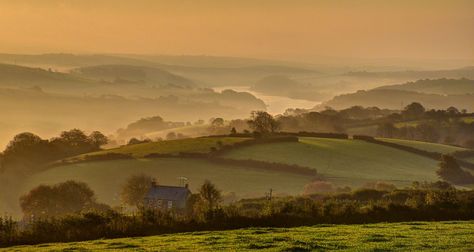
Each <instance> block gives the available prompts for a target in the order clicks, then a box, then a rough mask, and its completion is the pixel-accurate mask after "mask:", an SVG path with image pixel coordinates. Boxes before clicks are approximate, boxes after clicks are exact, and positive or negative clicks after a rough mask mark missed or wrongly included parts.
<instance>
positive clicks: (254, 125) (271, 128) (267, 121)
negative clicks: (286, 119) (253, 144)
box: [248, 111, 278, 134]
mask: <svg viewBox="0 0 474 252" xmlns="http://www.w3.org/2000/svg"><path fill="white" fill-rule="evenodd" d="M248 124H249V127H250V128H251V129H253V130H254V131H255V132H258V133H260V134H269V133H273V132H275V131H276V130H277V129H278V122H277V121H276V120H275V119H274V118H273V116H272V115H270V114H268V113H267V112H265V111H252V113H251V115H250V120H249V121H248Z"/></svg>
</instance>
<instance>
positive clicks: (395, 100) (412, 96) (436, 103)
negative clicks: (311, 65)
mask: <svg viewBox="0 0 474 252" xmlns="http://www.w3.org/2000/svg"><path fill="white" fill-rule="evenodd" d="M412 102H419V103H421V104H423V106H425V107H426V108H430V109H431V108H434V109H446V108H448V107H450V106H454V107H456V108H459V109H467V110H468V111H474V94H465V95H439V94H424V93H418V92H413V91H405V90H390V89H372V90H368V91H364V90H361V91H357V92H356V93H351V94H344V95H338V96H336V97H334V98H333V99H331V100H329V101H327V102H323V103H322V104H320V105H318V106H317V107H315V109H316V110H320V109H324V108H325V107H331V108H334V109H344V108H348V107H351V106H355V105H359V106H363V107H373V106H376V107H379V108H387V109H402V108H403V107H404V106H406V105H408V104H410V103H412Z"/></svg>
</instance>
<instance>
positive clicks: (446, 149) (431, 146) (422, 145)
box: [378, 138, 467, 154]
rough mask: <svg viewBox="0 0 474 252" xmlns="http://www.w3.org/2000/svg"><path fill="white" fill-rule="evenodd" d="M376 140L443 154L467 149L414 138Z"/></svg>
mask: <svg viewBox="0 0 474 252" xmlns="http://www.w3.org/2000/svg"><path fill="white" fill-rule="evenodd" d="M378 140H381V141H385V142H389V143H396V144H400V145H405V146H409V147H413V148H417V149H420V150H425V151H431V152H439V153H445V154H448V153H451V152H455V151H463V150H467V149H466V148H462V147H457V146H452V145H446V144H439V143H429V142H422V141H414V140H404V139H394V138H378Z"/></svg>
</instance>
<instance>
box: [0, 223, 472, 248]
mask: <svg viewBox="0 0 474 252" xmlns="http://www.w3.org/2000/svg"><path fill="white" fill-rule="evenodd" d="M473 237H474V222H473V221H466V222H404V223H378V224H367V225H317V226H312V227H297V228H248V229H238V230H230V231H210V232H192V233H177V234H167V235H158V236H149V237H132V238H121V239H104V240H93V241H84V242H71V243H50V244H40V245H33V246H17V247H12V248H6V249H5V251H10V250H14V251H32V250H33V251H52V250H53V251H66V250H67V251H70V250H78V251H89V250H90V251H99V250H112V251H113V250H120V249H121V250H130V251H250V250H263V251H313V250H344V251H421V250H430V251H446V250H449V251H472V250H473V249H474V239H472V238H473ZM0 251H3V250H2V249H0Z"/></svg>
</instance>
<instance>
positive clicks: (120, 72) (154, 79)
mask: <svg viewBox="0 0 474 252" xmlns="http://www.w3.org/2000/svg"><path fill="white" fill-rule="evenodd" d="M71 72H72V73H73V74H74V75H77V76H81V77H84V78H88V79H94V80H97V81H108V82H112V83H114V84H133V83H135V84H150V85H154V86H175V87H181V88H191V87H195V86H196V85H195V83H193V81H191V80H189V79H186V78H184V77H182V76H179V75H176V74H172V73H170V72H168V71H165V70H162V69H159V68H154V67H147V66H133V65H98V66H89V67H81V68H75V69H73V70H72V71H71Z"/></svg>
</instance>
